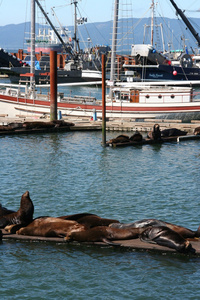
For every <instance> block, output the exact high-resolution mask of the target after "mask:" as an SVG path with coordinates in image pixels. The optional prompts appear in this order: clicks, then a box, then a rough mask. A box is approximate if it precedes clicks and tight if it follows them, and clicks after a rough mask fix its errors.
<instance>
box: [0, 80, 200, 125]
mask: <svg viewBox="0 0 200 300" xmlns="http://www.w3.org/2000/svg"><path fill="white" fill-rule="evenodd" d="M198 97H199V98H198ZM57 107H58V110H59V111H60V114H61V115H62V116H82V117H88V118H90V117H91V116H93V113H94V111H95V114H96V117H97V118H101V116H102V103H101V100H97V99H96V98H93V97H87V96H82V97H81V96H77V97H65V96H64V95H63V94H58V103H57ZM0 114H7V115H8V117H12V118H14V117H16V116H17V115H18V116H19V115H22V116H27V117H33V116H38V117H44V116H49V115H50V96H49V95H45V94H39V93H34V94H33V93H32V91H31V90H30V89H29V88H27V87H26V88H25V90H24V91H23V92H22V91H21V88H13V87H10V86H7V87H6V88H1V89H0ZM106 116H107V117H110V118H140V119H141V118H162V119H164V118H170V119H181V120H185V121H190V120H191V119H200V95H199V94H197V93H194V91H193V89H192V88H189V87H168V88H167V89H166V87H165V86H163V87H162V86H159V87H158V86H134V87H133V86H127V85H126V86H118V87H114V88H113V89H112V97H111V98H110V96H107V98H106Z"/></svg>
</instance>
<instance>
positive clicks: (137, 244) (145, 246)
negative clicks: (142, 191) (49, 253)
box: [2, 230, 200, 257]
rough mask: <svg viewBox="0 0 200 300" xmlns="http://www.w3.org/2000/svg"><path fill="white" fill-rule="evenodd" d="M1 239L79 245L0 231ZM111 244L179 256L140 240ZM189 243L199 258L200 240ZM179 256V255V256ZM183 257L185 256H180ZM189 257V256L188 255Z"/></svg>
mask: <svg viewBox="0 0 200 300" xmlns="http://www.w3.org/2000/svg"><path fill="white" fill-rule="evenodd" d="M2 233H3V237H2V240H3V242H6V241H9V240H10V241H19V242H20V241H26V242H28V241H32V242H45V243H55V244H57V243H59V244H60V243H62V244H64V243H65V244H66V246H67V245H69V244H70V245H80V243H78V242H66V241H65V240H64V239H63V238H57V237H40V236H25V235H17V234H10V233H7V232H6V231H5V230H2ZM113 243H116V247H119V248H121V249H126V250H132V251H133V250H134V251H136V250H137V251H148V252H150V251H151V252H159V253H174V254H179V253H178V252H177V251H175V250H174V249H171V248H168V247H164V246H159V245H157V244H150V243H146V242H142V241H141V240H140V239H131V240H119V241H113ZM190 243H191V244H192V247H193V248H194V249H195V250H196V253H195V254H192V256H195V257H196V256H198V257H200V239H198V238H196V239H190ZM81 245H95V246H100V247H111V248H113V247H115V246H110V245H108V244H106V243H103V242H95V243H85V242H84V243H81ZM179 255H180V254H179ZM181 255H185V254H181ZM190 255H191V254H190Z"/></svg>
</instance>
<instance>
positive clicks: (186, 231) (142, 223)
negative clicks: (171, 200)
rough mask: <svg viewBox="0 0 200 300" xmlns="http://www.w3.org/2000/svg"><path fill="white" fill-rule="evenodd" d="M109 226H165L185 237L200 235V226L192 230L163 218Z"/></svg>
mask: <svg viewBox="0 0 200 300" xmlns="http://www.w3.org/2000/svg"><path fill="white" fill-rule="evenodd" d="M109 226H110V227H112V228H123V229H125V228H147V227H158V226H165V227H168V228H170V229H171V230H173V231H175V232H177V233H178V234H180V235H181V236H182V237H184V238H194V237H200V226H199V227H198V229H197V231H192V230H190V229H188V228H185V227H182V226H178V225H175V224H172V223H168V222H164V221H161V220H157V219H143V220H139V221H136V222H133V223H128V224H122V223H116V224H110V225H109Z"/></svg>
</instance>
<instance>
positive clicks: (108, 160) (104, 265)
mask: <svg viewBox="0 0 200 300" xmlns="http://www.w3.org/2000/svg"><path fill="white" fill-rule="evenodd" d="M35 2H36V3H37V4H38V3H39V5H43V3H44V2H43V0H40V1H39V0H37V1H34V0H32V1H31V4H32V9H33V10H34V9H35V8H34V4H35ZM70 2H71V4H72V3H73V4H74V6H75V9H76V5H77V3H78V2H79V1H75V0H73V1H70ZM170 2H173V1H170ZM117 3H118V4H119V1H118V0H116V1H115V9H116V10H118V8H117ZM152 6H154V1H153V0H152ZM54 13H55V12H54ZM47 17H48V16H47ZM74 18H75V20H76V19H77V16H76V10H75V11H74ZM32 21H33V20H32ZM83 21H84V20H83V19H82V22H83ZM115 21H116V22H117V20H114V22H115ZM115 25H116V27H115V26H113V35H114V34H115V33H116V32H114V31H115V29H116V28H117V23H116V24H115ZM43 33H44V32H43ZM40 34H41V35H42V32H40ZM67 34H68V32H67ZM45 38H46V35H45ZM51 38H52V47H57V46H58V47H61V44H62V43H60V42H58V43H57V42H56V43H55V36H54V37H53V35H52V36H51ZM50 40H51V39H50ZM50 40H49V41H50ZM77 40H78V39H77ZM77 40H76V33H74V38H73V42H74V46H75V48H76V46H77V45H76V42H77ZM49 41H48V46H49ZM37 42H38V44H37V47H39V46H42V47H43V49H44V51H47V52H48V47H46V48H45V42H44V43H41V42H39V41H37ZM70 42H71V41H70V39H69V38H67V44H69V43H70ZM30 44H31V47H30V48H31V52H32V56H33V53H34V51H35V45H33V41H30ZM56 45H57V46H56ZM112 49H114V50H113V51H112V55H113V52H115V46H114V45H112ZM75 50H77V49H75ZM0 54H1V51H0ZM114 54H116V53H114ZM58 57H60V56H57V53H56V52H55V51H51V52H50V65H49V71H50V73H49V74H48V76H49V75H50V77H49V79H50V82H49V83H50V84H49V83H48V84H46V85H45V86H44V84H36V82H35V77H36V76H35V75H36V73H35V68H34V59H33V58H31V69H30V68H29V71H30V73H28V74H27V76H28V77H30V79H29V81H27V80H25V81H26V82H25V81H24V82H23V83H22V82H21V83H20V84H19V85H18V84H16V85H12V84H11V82H10V81H11V78H9V77H8V78H3V77H2V78H0V145H1V156H0V182H1V201H0V227H1V228H0V247H1V250H2V259H1V260H0V270H1V271H0V274H1V275H2V276H1V285H0V292H1V297H2V298H3V299H72V300H73V299H77V300H79V299H80V300H81V299H99V300H101V299H102V300H104V299H116V300H118V299H119V300H121V299H130V300H132V299H138V300H140V299H149V300H151V299H160V298H164V299H168V298H172V299H181V298H183V297H184V298H185V297H186V298H187V299H197V298H198V297H199V276H200V271H199V270H200V268H199V264H200V260H199V257H200V221H199V220H200V213H199V199H200V197H199V193H200V188H199V178H200V176H199V175H200V173H199V170H200V159H199V158H200V88H199V87H200V85H199V82H200V81H199V80H198V76H197V78H195V79H197V80H196V81H195V82H193V83H191V82H189V81H188V82H187V83H185V82H184V83H183V82H182V81H185V80H181V82H179V84H178V80H177V81H176V80H173V81H171V82H162V83H157V82H156V83H148V84H147V83H142V82H140V83H139V82H132V80H130V81H129V82H127V81H125V82H124V81H123V80H116V78H114V74H112V72H114V71H111V74H110V79H111V80H110V81H106V72H105V55H104V54H103V55H102V57H101V61H102V73H101V74H100V76H101V81H99V80H98V81H91V82H89V83H88V82H85V81H84V82H83V79H80V78H79V79H80V80H79V79H78V80H72V81H73V82H70V80H67V83H66V80H63V82H64V83H62V84H58V76H57V74H58V71H60V70H59V69H60V68H57V63H58ZM118 59H119V58H117V59H116V57H114V56H113V57H111V64H112V62H113V60H114V61H115V63H117V62H119V60H118ZM60 62H61V61H60ZM126 66H128V64H126ZM128 67H130V68H131V66H128ZM79 71H80V70H79ZM115 71H116V70H115ZM70 72H71V71H70ZM81 72H82V71H81ZM79 73H80V72H79ZM114 73H115V72H114ZM60 74H61V73H60ZM76 74H77V72H76ZM46 75H47V74H46ZM46 75H44V76H46ZM115 75H116V74H115ZM118 75H119V74H118ZM76 76H77V75H76ZM81 76H82V75H81ZM87 76H88V75H87ZM173 76H174V74H173ZM78 77H79V76H78ZM89 77H90V75H89ZM177 78H178V76H177ZM118 79H119V78H118ZM129 79H130V78H129ZM180 79H182V78H180ZM22 81H23V80H22ZM175 81H176V83H175ZM24 83H25V84H24ZM25 191H26V192H25ZM24 192H25V193H24ZM21 195H22V196H21ZM20 198H21V201H20ZM19 203H20V204H19ZM7 209H8V210H9V211H7ZM10 210H11V211H10ZM1 214H2V215H1ZM59 216H62V217H59ZM63 216H64V217H63ZM99 216H101V217H99ZM85 217H86V220H85V219H84V218H85ZM93 217H94V218H93ZM82 218H83V219H82ZM50 219H51V220H50ZM160 220H162V221H160ZM48 222H49V223H48ZM67 222H69V223H67ZM70 222H72V223H73V222H74V223H73V225H72V223H70ZM13 223H14V224H17V228H15V227H13V228H11V229H10V230H11V232H9V228H8V227H6V225H10V224H13ZM32 224H33V225H32ZM34 224H36V225H34ZM133 224H134V225H133ZM135 224H136V227H134V226H135ZM174 224H176V225H174ZM31 226H32V227H31ZM65 226H66V227H65ZM69 226H72V227H70V228H69ZM73 226H74V227H73ZM119 226H122V227H119ZM137 226H138V227H137ZM143 226H144V227H143ZM21 227H24V228H21ZM130 228H131V229H130ZM133 228H134V229H135V228H137V229H138V228H140V229H139V230H138V231H137V233H135V231H134V229H133ZM141 228H142V229H141ZM144 228H146V229H144ZM93 229H94V231H92V230H93ZM12 230H13V231H12ZM16 230H17V231H16ZM191 287H192V288H191Z"/></svg>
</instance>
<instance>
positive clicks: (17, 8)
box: [0, 0, 200, 26]
mask: <svg viewBox="0 0 200 300" xmlns="http://www.w3.org/2000/svg"><path fill="white" fill-rule="evenodd" d="M114 1H115V0H78V7H79V11H80V13H81V14H80V15H81V16H82V17H87V20H88V22H89V23H94V22H105V21H110V20H111V19H112V18H113V7H114ZM175 1H176V4H177V5H178V6H179V7H180V8H181V9H185V10H186V15H187V14H189V15H190V16H192V17H196V18H200V1H199V0H190V1H188V0H175ZM119 2H120V3H129V8H130V10H129V12H127V16H130V13H131V15H132V16H133V17H135V18H141V17H143V16H146V17H148V16H150V13H149V7H150V5H151V2H152V0H141V1H138V0H119ZM156 2H158V5H157V10H158V11H159V13H160V14H161V15H162V16H166V17H169V18H175V17H176V16H175V13H174V8H173V7H172V5H171V3H170V1H169V0H155V3H156ZM41 3H45V6H46V9H45V10H46V11H47V12H49V16H50V17H51V20H52V21H53V20H55V21H53V22H54V23H55V22H57V21H56V19H55V17H54V18H53V17H52V14H51V8H52V7H54V6H55V9H54V11H55V14H56V17H57V19H59V22H60V23H61V24H62V25H64V26H70V25H72V24H73V9H72V5H71V4H70V3H71V0H41ZM188 10H189V11H188ZM192 10H196V11H197V10H199V12H192ZM147 11H148V13H147ZM0 12H1V13H0V26H5V25H8V24H20V23H23V22H26V21H30V0H0ZM145 13H146V14H145ZM55 25H57V24H55Z"/></svg>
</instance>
